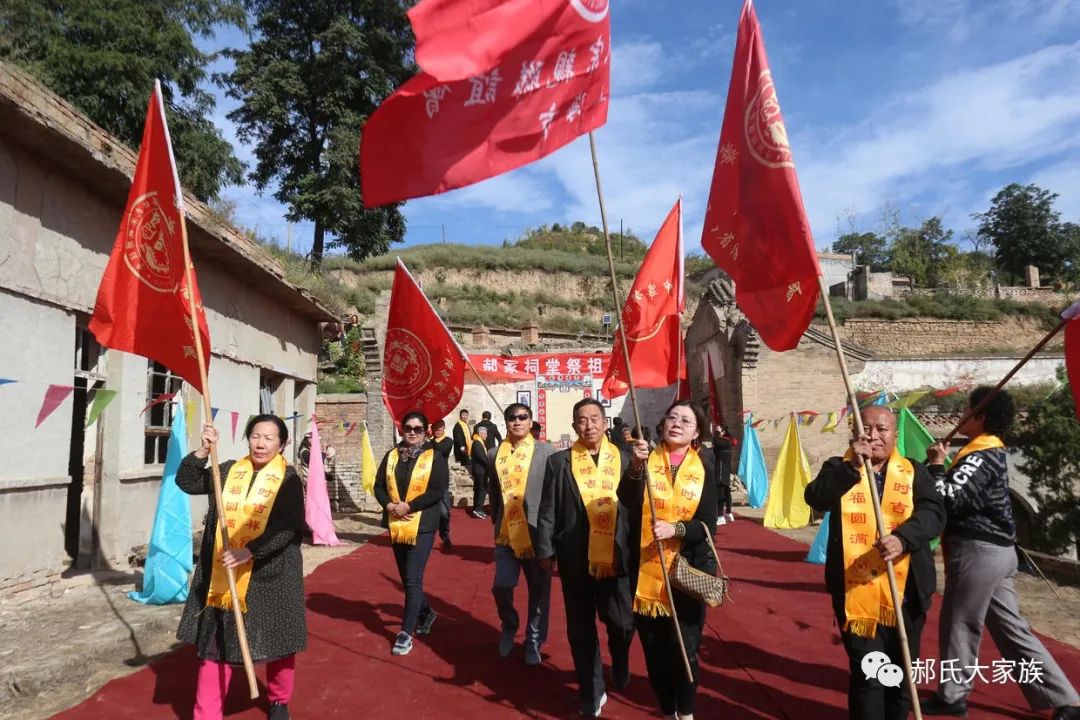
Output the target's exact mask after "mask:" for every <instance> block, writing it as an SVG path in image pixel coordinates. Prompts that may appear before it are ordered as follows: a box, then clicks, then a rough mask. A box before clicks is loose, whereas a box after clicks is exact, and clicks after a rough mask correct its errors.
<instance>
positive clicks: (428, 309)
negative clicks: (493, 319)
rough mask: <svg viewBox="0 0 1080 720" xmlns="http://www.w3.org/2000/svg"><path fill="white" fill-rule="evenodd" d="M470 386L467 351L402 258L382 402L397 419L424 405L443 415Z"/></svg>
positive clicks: (392, 295) (394, 295)
mask: <svg viewBox="0 0 1080 720" xmlns="http://www.w3.org/2000/svg"><path fill="white" fill-rule="evenodd" d="M464 386H465V353H464V352H462V350H461V347H460V346H459V345H458V344H457V341H456V340H454V338H453V336H452V335H451V334H450V331H449V330H447V329H446V326H445V325H443V322H442V320H441V319H440V318H439V316H438V314H437V313H436V312H435V308H433V307H432V306H431V303H429V302H428V299H427V298H426V297H424V293H423V292H422V291H421V290H420V288H419V287H417V285H416V282H415V281H414V280H413V277H412V275H410V274H409V271H408V270H407V269H406V268H405V264H404V263H402V262H401V260H398V264H397V270H396V271H395V273H394V286H393V288H392V289H391V291H390V312H389V315H388V317H387V319H386V345H385V347H384V349H383V379H382V391H383V393H382V394H383V403H384V404H385V405H386V409H387V410H389V411H390V415H391V417H393V418H394V422H395V423H398V422H400V421H401V417H402V416H403V415H404V414H405V413H407V412H409V411H411V410H419V411H420V412H422V413H424V414H425V415H427V417H428V419H429V420H431V422H435V421H436V420H438V419H440V418H442V417H444V416H445V415H446V413H448V412H450V411H451V410H452V409H453V408H454V406H455V405H457V404H458V401H459V400H461V393H462V390H463V389H464Z"/></svg>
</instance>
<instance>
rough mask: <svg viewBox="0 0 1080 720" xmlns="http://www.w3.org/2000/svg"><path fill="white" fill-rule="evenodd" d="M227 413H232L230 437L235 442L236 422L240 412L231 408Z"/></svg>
mask: <svg viewBox="0 0 1080 720" xmlns="http://www.w3.org/2000/svg"><path fill="white" fill-rule="evenodd" d="M229 414H230V415H232V439H233V442H236V423H237V422H238V421H239V420H240V413H238V412H236V411H235V410H233V411H232V412H230V413H229Z"/></svg>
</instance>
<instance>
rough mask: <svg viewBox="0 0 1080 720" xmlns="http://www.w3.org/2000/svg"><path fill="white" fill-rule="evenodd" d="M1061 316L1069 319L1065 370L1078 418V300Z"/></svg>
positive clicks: (1066, 328)
mask: <svg viewBox="0 0 1080 720" xmlns="http://www.w3.org/2000/svg"><path fill="white" fill-rule="evenodd" d="M1061 317H1062V318H1063V319H1065V320H1068V321H1069V322H1068V323H1067V324H1066V325H1065V372H1066V374H1068V376H1069V389H1071V390H1072V396H1073V405H1075V407H1076V417H1077V418H1078V419H1080V302H1076V303H1073V304H1072V305H1070V306H1069V307H1068V308H1066V309H1065V312H1063V313H1061Z"/></svg>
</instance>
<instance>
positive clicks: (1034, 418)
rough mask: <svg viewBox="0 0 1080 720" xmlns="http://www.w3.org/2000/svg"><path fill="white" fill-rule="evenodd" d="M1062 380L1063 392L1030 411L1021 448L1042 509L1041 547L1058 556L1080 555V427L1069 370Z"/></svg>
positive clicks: (1019, 443) (1022, 431)
mask: <svg viewBox="0 0 1080 720" xmlns="http://www.w3.org/2000/svg"><path fill="white" fill-rule="evenodd" d="M1058 380H1059V381H1060V382H1062V383H1064V386H1063V387H1060V388H1059V389H1058V390H1057V391H1055V392H1052V393H1051V394H1050V395H1049V396H1047V397H1046V399H1045V400H1043V401H1042V402H1039V403H1037V404H1035V405H1033V406H1032V407H1030V408H1029V409H1028V413H1027V418H1026V419H1025V420H1024V422H1023V424H1022V425H1021V429H1020V432H1019V433H1018V437H1017V443H1016V444H1017V446H1018V447H1019V448H1020V450H1021V451H1022V452H1023V455H1024V462H1023V464H1022V465H1021V466H1020V469H1021V470H1023V472H1024V474H1025V475H1027V476H1028V479H1029V480H1028V482H1029V488H1030V490H1031V495H1032V497H1033V498H1034V499H1035V502H1037V503H1038V506H1039V517H1038V522H1035V523H1033V524H1032V532H1033V533H1034V535H1035V537H1034V542H1035V546H1036V548H1038V549H1039V550H1043V551H1045V552H1049V553H1053V554H1059V553H1063V552H1066V551H1068V550H1072V549H1078V550H1080V547H1078V541H1080V534H1078V528H1080V483H1078V481H1077V478H1078V477H1080V423H1077V421H1076V411H1075V409H1074V406H1073V397H1072V393H1071V392H1070V389H1069V381H1068V378H1067V377H1066V375H1065V372H1064V370H1063V369H1059V370H1058Z"/></svg>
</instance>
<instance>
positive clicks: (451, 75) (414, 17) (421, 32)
mask: <svg viewBox="0 0 1080 720" xmlns="http://www.w3.org/2000/svg"><path fill="white" fill-rule="evenodd" d="M409 18H410V20H411V21H412V25H413V31H414V33H415V35H416V38H417V48H416V57H417V62H418V64H419V65H420V70H421V71H420V72H419V73H418V74H417V75H415V76H414V77H412V78H411V79H410V80H408V81H407V82H406V83H405V84H404V85H402V86H401V87H400V88H399V89H398V90H397V91H396V92H395V93H394V94H393V95H391V96H390V97H389V98H387V99H386V100H385V101H384V102H383V103H382V104H381V105H380V106H379V107H378V109H376V111H375V112H374V113H373V114H372V115H371V117H370V118H368V120H367V123H366V124H365V125H364V127H363V130H362V132H361V143H360V178H361V187H362V192H363V196H364V204H365V205H366V206H367V207H374V206H377V205H385V204H387V203H392V202H397V201H401V200H405V199H408V198H414V197H421V196H424V195H434V194H437V193H441V192H445V191H447V190H452V189H454V188H459V187H463V186H465V185H470V184H472V183H475V182H479V181H480V180H484V179H486V178H490V177H494V176H495V175H498V174H500V173H504V172H507V171H508V170H513V169H514V168H517V167H520V166H522V165H525V164H527V163H530V162H533V161H534V160H538V159H540V158H542V157H544V156H545V155H548V154H549V153H552V152H554V151H555V150H558V149H559V148H561V147H562V146H563V145H566V144H567V143H569V142H570V141H571V140H573V139H574V138H576V137H578V136H579V135H582V134H583V133H586V132H589V131H590V130H594V129H595V128H597V127H600V126H601V125H603V124H604V123H605V122H606V121H607V108H608V96H609V75H610V73H609V68H610V62H609V60H610V56H611V32H610V20H609V13H608V0H424V2H421V3H420V4H418V5H417V6H416V7H415V8H413V9H412V10H411V11H410V12H409Z"/></svg>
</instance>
